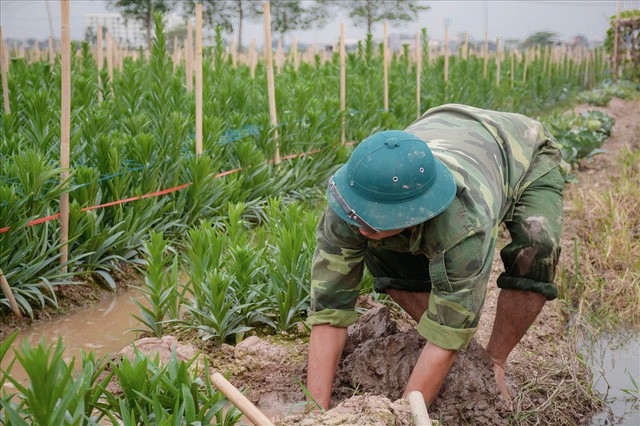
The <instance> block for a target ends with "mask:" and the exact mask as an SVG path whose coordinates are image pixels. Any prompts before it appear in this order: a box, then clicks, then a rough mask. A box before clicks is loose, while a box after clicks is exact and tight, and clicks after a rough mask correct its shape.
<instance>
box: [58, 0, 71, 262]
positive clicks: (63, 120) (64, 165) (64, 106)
mask: <svg viewBox="0 0 640 426" xmlns="http://www.w3.org/2000/svg"><path fill="white" fill-rule="evenodd" d="M60 8H61V12H62V17H61V34H62V37H61V43H62V57H61V61H60V67H61V70H62V90H61V94H62V99H61V104H60V108H61V111H60V168H61V169H62V172H61V173H60V179H61V180H62V181H63V182H66V181H67V179H68V178H69V139H70V135H71V30H70V28H69V0H60ZM67 185H68V183H65V186H67ZM68 240H69V193H68V192H66V191H65V193H64V194H62V195H61V196H60V264H61V265H62V268H61V272H62V273H63V274H65V273H67V265H66V263H67V261H68V260H69V245H68V244H67V243H68Z"/></svg>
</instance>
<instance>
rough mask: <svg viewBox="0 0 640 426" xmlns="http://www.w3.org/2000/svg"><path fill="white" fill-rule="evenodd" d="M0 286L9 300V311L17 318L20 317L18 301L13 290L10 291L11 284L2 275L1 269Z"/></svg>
mask: <svg viewBox="0 0 640 426" xmlns="http://www.w3.org/2000/svg"><path fill="white" fill-rule="evenodd" d="M0 287H2V292H3V293H4V295H5V296H6V298H7V300H8V301H9V306H10V307H11V312H13V315H14V316H15V317H16V318H18V319H22V313H21V312H20V307H19V306H18V302H16V298H15V297H14V296H13V291H11V286H9V282H8V281H7V278H6V277H5V276H4V273H3V272H2V269H0Z"/></svg>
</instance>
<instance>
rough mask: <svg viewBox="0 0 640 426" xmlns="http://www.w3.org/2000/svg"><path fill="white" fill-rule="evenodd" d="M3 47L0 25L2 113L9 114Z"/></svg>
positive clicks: (5, 52) (5, 61) (7, 64)
mask: <svg viewBox="0 0 640 426" xmlns="http://www.w3.org/2000/svg"><path fill="white" fill-rule="evenodd" d="M6 50H7V49H6V47H5V46H4V38H3V37H2V26H1V25H0V61H1V64H2V100H3V104H4V113H5V114H10V113H11V108H10V107H9V82H8V80H7V71H8V68H9V61H8V60H7V57H8V56H9V55H8V53H9V52H7V51H6Z"/></svg>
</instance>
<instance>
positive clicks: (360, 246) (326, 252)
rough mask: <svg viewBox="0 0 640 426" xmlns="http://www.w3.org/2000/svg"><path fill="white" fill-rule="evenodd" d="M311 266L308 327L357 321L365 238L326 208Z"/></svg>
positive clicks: (343, 325)
mask: <svg viewBox="0 0 640 426" xmlns="http://www.w3.org/2000/svg"><path fill="white" fill-rule="evenodd" d="M316 242H317V246H316V250H315V252H314V255H313V261H312V266H311V291H310V298H311V306H310V309H309V318H308V319H307V323H308V324H309V325H316V324H330V325H333V326H336V327H348V326H349V325H351V324H353V323H355V322H356V321H358V315H357V313H356V312H355V310H354V308H355V304H356V300H357V298H358V295H359V294H360V283H361V281H362V273H363V265H364V250H365V248H366V245H367V243H366V238H364V237H363V236H361V235H359V234H358V233H357V232H356V231H355V230H354V229H353V228H352V227H350V226H349V225H348V224H347V223H346V222H344V221H343V220H342V219H340V218H339V217H338V216H337V215H336V214H335V213H334V212H333V210H331V208H327V209H326V210H325V211H324V213H323V214H322V217H321V218H320V221H319V222H318V227H317V229H316Z"/></svg>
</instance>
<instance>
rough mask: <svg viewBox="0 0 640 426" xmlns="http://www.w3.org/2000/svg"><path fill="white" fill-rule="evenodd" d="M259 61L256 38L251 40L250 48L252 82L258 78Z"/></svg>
mask: <svg viewBox="0 0 640 426" xmlns="http://www.w3.org/2000/svg"><path fill="white" fill-rule="evenodd" d="M257 61H258V52H256V38H255V37H253V38H252V39H251V46H249V70H250V71H251V80H253V79H254V77H255V76H256V62H257Z"/></svg>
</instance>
